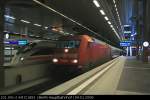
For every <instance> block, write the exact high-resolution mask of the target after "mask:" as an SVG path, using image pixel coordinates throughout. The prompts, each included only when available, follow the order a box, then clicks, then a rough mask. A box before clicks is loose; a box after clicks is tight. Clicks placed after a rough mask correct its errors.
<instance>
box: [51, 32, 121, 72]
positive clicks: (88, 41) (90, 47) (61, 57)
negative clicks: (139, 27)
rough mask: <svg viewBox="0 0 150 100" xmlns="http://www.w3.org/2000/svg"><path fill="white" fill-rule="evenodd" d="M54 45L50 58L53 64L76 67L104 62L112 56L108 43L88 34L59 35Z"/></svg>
mask: <svg viewBox="0 0 150 100" xmlns="http://www.w3.org/2000/svg"><path fill="white" fill-rule="evenodd" d="M56 47H57V49H56V50H55V52H54V54H53V59H52V62H53V63H54V65H65V66H67V65H70V66H72V67H73V66H74V67H75V68H78V69H85V68H88V67H90V66H92V65H96V64H98V63H102V62H106V61H108V60H110V59H111V58H112V56H113V55H112V49H111V46H110V45H108V44H106V43H104V42H102V41H99V40H97V39H95V38H92V37H90V36H88V35H76V36H64V37H61V38H60V39H59V41H58V43H57V46H56ZM115 50H116V49H115ZM117 50H119V49H117ZM113 51H114V48H113ZM118 54H120V53H119V52H118ZM118 54H117V55H118ZM115 55H116V54H115Z"/></svg>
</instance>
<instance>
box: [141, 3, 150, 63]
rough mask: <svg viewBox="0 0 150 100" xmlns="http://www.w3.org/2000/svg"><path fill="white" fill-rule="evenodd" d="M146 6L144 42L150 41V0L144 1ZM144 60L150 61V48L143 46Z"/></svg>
mask: <svg viewBox="0 0 150 100" xmlns="http://www.w3.org/2000/svg"><path fill="white" fill-rule="evenodd" d="M143 5H144V6H143V7H144V34H143V42H144V41H148V34H149V32H150V29H149V28H150V25H149V24H150V22H149V21H150V20H149V15H150V13H149V9H150V1H149V0H144V3H143ZM142 61H143V62H146V63H147V62H148V48H146V47H143V56H142Z"/></svg>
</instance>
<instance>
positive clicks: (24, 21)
mask: <svg viewBox="0 0 150 100" xmlns="http://www.w3.org/2000/svg"><path fill="white" fill-rule="evenodd" d="M20 21H21V22H23V23H27V24H29V23H31V22H29V21H26V20H20Z"/></svg>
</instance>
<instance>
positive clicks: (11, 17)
mask: <svg viewBox="0 0 150 100" xmlns="http://www.w3.org/2000/svg"><path fill="white" fill-rule="evenodd" d="M4 16H5V17H6V18H10V19H16V18H15V17H13V16H9V15H4Z"/></svg>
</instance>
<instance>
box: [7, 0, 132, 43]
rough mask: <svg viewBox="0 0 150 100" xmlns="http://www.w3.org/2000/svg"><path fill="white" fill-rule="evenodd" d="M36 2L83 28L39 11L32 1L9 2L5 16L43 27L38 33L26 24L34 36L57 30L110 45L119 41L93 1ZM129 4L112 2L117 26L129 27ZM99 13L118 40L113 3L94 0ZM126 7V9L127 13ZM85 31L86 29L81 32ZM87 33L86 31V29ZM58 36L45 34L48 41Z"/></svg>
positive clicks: (59, 0) (50, 33)
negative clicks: (104, 14) (97, 4)
mask: <svg viewBox="0 0 150 100" xmlns="http://www.w3.org/2000/svg"><path fill="white" fill-rule="evenodd" d="M38 1H39V2H41V3H43V4H44V5H47V6H48V7H51V8H53V9H55V10H56V11H58V12H60V13H62V14H64V15H66V16H67V17H69V18H71V19H73V20H75V21H76V22H78V23H80V24H81V25H83V26H84V27H82V26H80V25H78V24H76V23H74V22H72V21H70V20H68V19H66V18H64V17H62V16H60V15H59V14H56V13H55V12H53V11H51V10H50V9H47V8H46V7H43V6H41V5H39V4H37V3H35V2H34V1H33V0H10V1H8V2H7V7H8V8H10V12H6V13H7V14H9V15H13V16H14V17H16V18H17V19H19V20H21V19H24V20H28V21H30V22H32V23H33V24H34V23H38V24H40V25H42V26H43V27H38V28H41V29H40V30H39V29H38V28H36V29H35V28H34V26H33V24H32V25H31V24H28V27H30V29H31V31H32V30H37V32H36V33H34V34H38V35H43V34H45V33H46V32H47V30H44V27H46V26H47V27H49V28H52V27H57V28H59V29H60V30H63V31H66V32H67V33H71V34H88V35H91V36H94V37H96V38H99V39H101V40H104V41H107V42H109V43H110V44H113V45H118V44H119V42H120V40H119V39H118V37H117V36H116V34H115V32H114V31H113V30H112V29H111V27H110V25H109V24H108V23H107V21H106V20H105V19H104V16H103V15H101V13H100V11H99V10H100V9H99V8H97V7H96V6H95V5H94V4H93V0H38ZM125 1H126V2H125ZM132 1H133V0H116V5H117V9H118V12H119V15H120V19H121V23H122V25H124V24H129V23H130V22H129V19H130V17H131V12H128V11H129V10H128V9H130V7H131V6H132V5H131V2H132ZM98 2H99V4H100V6H101V9H103V10H104V11H105V13H106V15H107V17H108V18H109V20H110V21H111V23H112V25H113V26H114V28H115V29H116V31H117V32H118V33H119V34H120V36H121V30H120V29H121V26H120V23H119V19H118V17H117V12H116V10H115V5H114V2H113V0H98ZM127 5H128V9H127ZM18 24H20V23H19V21H18ZM85 27H86V28H85ZM87 28H88V29H89V30H88V29H87ZM60 35H62V34H59V33H55V32H52V31H49V35H48V36H50V37H54V36H56V37H57V36H60Z"/></svg>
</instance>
